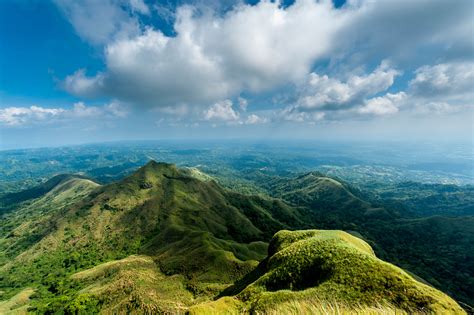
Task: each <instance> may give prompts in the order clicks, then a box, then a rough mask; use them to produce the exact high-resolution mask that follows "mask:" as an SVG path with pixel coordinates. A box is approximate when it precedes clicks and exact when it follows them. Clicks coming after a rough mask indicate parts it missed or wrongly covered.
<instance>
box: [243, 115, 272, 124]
mask: <svg viewBox="0 0 474 315" xmlns="http://www.w3.org/2000/svg"><path fill="white" fill-rule="evenodd" d="M267 122H268V119H267V118H265V117H261V116H258V115H255V114H250V115H249V116H248V117H247V119H246V120H245V124H247V125H257V124H265V123H267Z"/></svg>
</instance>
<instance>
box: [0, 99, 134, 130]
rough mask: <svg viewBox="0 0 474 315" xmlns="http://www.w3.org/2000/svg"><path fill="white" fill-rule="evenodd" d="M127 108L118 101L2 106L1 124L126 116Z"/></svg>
mask: <svg viewBox="0 0 474 315" xmlns="http://www.w3.org/2000/svg"><path fill="white" fill-rule="evenodd" d="M126 115H127V111H126V109H125V108H124V107H123V106H122V105H121V104H120V103H118V102H117V101H113V102H111V103H110V104H107V105H104V106H101V107H99V106H86V105H85V104H84V103H82V102H78V103H75V104H74V105H73V106H72V108H71V109H65V108H46V107H41V106H30V107H6V108H0V125H3V126H8V127H19V126H28V125H33V124H39V123H52V122H59V121H71V120H78V119H79V120H80V119H85V118H86V119H90V118H93V119H104V118H112V117H122V118H123V117H125V116H126Z"/></svg>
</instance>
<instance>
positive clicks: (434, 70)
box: [409, 62, 474, 98]
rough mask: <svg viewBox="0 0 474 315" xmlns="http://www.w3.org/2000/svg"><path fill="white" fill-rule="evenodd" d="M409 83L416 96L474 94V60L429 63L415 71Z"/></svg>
mask: <svg viewBox="0 0 474 315" xmlns="http://www.w3.org/2000/svg"><path fill="white" fill-rule="evenodd" d="M415 75H416V76H415V78H414V79H412V80H411V81H410V83H409V85H410V89H411V92H412V93H413V94H414V95H415V96H423V97H426V96H430V97H432V96H444V97H456V98H459V97H463V96H466V95H467V96H470V97H472V96H473V95H474V62H453V63H441V64H437V65H431V66H430V65H427V66H423V67H420V68H418V69H417V70H416V71H415Z"/></svg>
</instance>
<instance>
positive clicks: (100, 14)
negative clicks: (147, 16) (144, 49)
mask: <svg viewBox="0 0 474 315" xmlns="http://www.w3.org/2000/svg"><path fill="white" fill-rule="evenodd" d="M54 2H55V3H56V5H57V6H58V7H59V8H60V9H61V11H62V12H63V13H64V15H65V16H66V17H67V18H68V20H69V21H70V22H71V24H72V25H73V27H74V29H75V30H76V32H77V34H78V35H79V36H80V37H81V38H83V39H85V40H87V41H89V42H91V43H93V44H105V43H108V42H110V41H111V40H115V39H117V38H128V37H129V36H135V35H138V34H139V33H140V25H139V22H138V20H137V18H135V17H133V16H132V15H131V12H129V10H127V9H131V10H135V11H137V12H140V13H144V10H146V9H145V7H146V6H145V5H144V3H143V1H141V0H131V1H130V2H127V1H124V0H100V1H97V0H54Z"/></svg>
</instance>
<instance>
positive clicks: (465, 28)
mask: <svg viewBox="0 0 474 315" xmlns="http://www.w3.org/2000/svg"><path fill="white" fill-rule="evenodd" d="M473 126H474V2H473V1H471V0H457V1H450V0H418V1H412V0H380V1H373V0H350V1H343V0H338V1H330V0H321V1H315V0H301V1H300V0H296V1H282V2H278V1H274V2H271V1H256V0H255V1H248V2H245V1H232V0H225V1H217V0H208V1H204V0H190V1H184V0H183V1H181V0H178V1H171V0H170V1H152V0H101V1H95V0H53V1H48V0H29V1H27V0H2V1H0V149H9V148H23V147H38V146H56V145H68V144H78V143H89V142H102V141H119V140H155V139H229V140H231V139H258V140H262V139H263V140H265V139H290V140H291V139H324V140H345V141H347V140H349V141H352V140H353V141H361V140H362V141H363V140H367V141H372V140H376V141H380V140H387V141H391V140H397V141H454V140H456V141H458V140H460V141H467V142H468V143H471V144H472V142H473V138H474V130H473V128H474V127H473Z"/></svg>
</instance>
